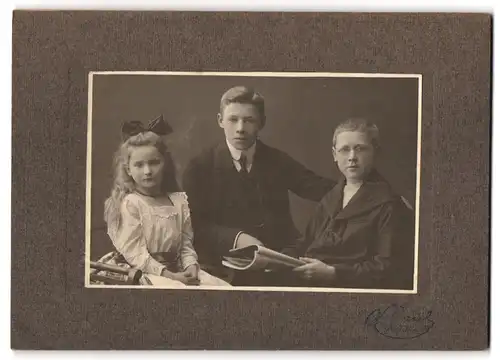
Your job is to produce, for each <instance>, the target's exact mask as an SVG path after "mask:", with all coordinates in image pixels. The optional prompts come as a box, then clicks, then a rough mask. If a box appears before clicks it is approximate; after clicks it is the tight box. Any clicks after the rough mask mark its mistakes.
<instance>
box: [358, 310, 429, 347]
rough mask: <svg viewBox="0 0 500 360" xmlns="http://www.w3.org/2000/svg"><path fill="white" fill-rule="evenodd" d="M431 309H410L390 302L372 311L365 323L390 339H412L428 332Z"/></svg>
mask: <svg viewBox="0 0 500 360" xmlns="http://www.w3.org/2000/svg"><path fill="white" fill-rule="evenodd" d="M431 315H432V310H412V309H410V308H407V307H404V306H401V305H395V304H392V305H390V306H388V307H387V308H380V309H376V310H374V311H372V312H371V313H370V314H369V315H368V316H367V318H366V322H365V323H366V325H367V326H371V327H373V328H374V329H375V330H376V331H377V332H378V333H379V334H381V335H383V336H385V337H387V338H391V339H414V338H417V337H419V336H422V335H424V334H426V333H427V332H429V330H430V329H432V327H433V326H434V321H433V320H432V319H431Z"/></svg>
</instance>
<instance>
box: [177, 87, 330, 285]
mask: <svg viewBox="0 0 500 360" xmlns="http://www.w3.org/2000/svg"><path fill="white" fill-rule="evenodd" d="M217 121H218V124H219V126H220V127H221V128H222V129H223V130H224V134H225V137H226V141H225V142H223V143H221V144H218V145H215V146H213V147H212V148H210V149H208V150H207V151H205V152H204V153H202V154H201V155H200V156H198V157H196V158H194V159H192V161H191V162H190V164H189V165H188V167H187V169H186V171H185V173H184V179H183V185H184V189H185V191H186V193H187V195H188V201H189V204H190V208H191V214H192V221H193V228H194V246H195V248H196V251H197V253H198V255H199V258H200V262H201V263H202V264H205V265H208V266H210V267H211V271H214V269H217V268H219V269H220V268H221V261H222V256H224V255H226V254H227V253H228V251H229V250H230V249H232V248H241V247H245V246H248V245H252V244H258V245H264V246H266V247H268V248H270V249H273V250H277V251H281V249H283V248H285V247H287V246H289V245H290V244H293V243H294V241H295V240H296V239H297V238H298V237H299V236H300V234H299V232H298V231H297V229H296V228H295V225H294V223H293V220H292V218H291V214H290V205H289V195H288V191H289V190H290V191H292V192H294V193H295V194H297V195H298V196H300V197H302V198H306V199H310V200H313V201H319V200H320V199H321V198H322V197H323V196H324V195H325V194H326V193H327V192H328V191H329V190H330V189H332V187H333V186H334V182H333V181H332V180H329V179H325V178H323V177H320V176H318V175H316V174H315V173H313V172H312V171H310V170H308V169H306V168H305V167H304V166H302V165H301V164H299V163H298V162H297V161H295V160H294V159H292V158H291V157H290V156H289V155H287V154H285V153H284V152H282V151H280V150H277V149H275V148H272V147H270V146H268V145H266V144H264V143H263V142H262V141H260V140H258V139H257V137H258V134H259V131H260V130H262V128H263V127H264V125H265V122H266V116H265V111H264V99H263V97H262V96H261V95H260V94H258V93H257V92H255V91H254V90H253V89H250V88H247V87H243V86H237V87H233V88H231V89H229V90H228V91H226V93H224V95H223V96H222V99H221V104H220V113H219V114H218V115H217ZM255 279H256V277H254V280H253V281H252V283H255V282H260V281H261V280H255ZM247 280H248V279H247ZM241 283H242V284H243V283H245V284H250V282H249V281H246V280H245V281H242V282H241ZM255 285H264V284H255Z"/></svg>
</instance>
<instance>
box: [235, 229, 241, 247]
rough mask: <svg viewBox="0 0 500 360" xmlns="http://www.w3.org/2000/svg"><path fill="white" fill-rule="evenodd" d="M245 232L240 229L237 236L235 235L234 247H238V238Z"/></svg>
mask: <svg viewBox="0 0 500 360" xmlns="http://www.w3.org/2000/svg"><path fill="white" fill-rule="evenodd" d="M242 233H243V231H240V232H238V233H237V234H236V236H235V237H234V242H233V249H236V244H237V243H238V238H239V237H240V235H241V234H242Z"/></svg>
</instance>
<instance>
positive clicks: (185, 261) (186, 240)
mask: <svg viewBox="0 0 500 360" xmlns="http://www.w3.org/2000/svg"><path fill="white" fill-rule="evenodd" d="M176 195H177V198H178V199H179V204H180V209H181V218H182V220H181V221H182V229H181V237H182V244H181V254H180V255H181V262H182V267H183V269H186V268H187V267H188V266H190V265H193V264H198V255H197V254H196V251H195V249H194V247H193V226H192V223H191V213H190V210H189V203H188V199H187V195H186V193H184V192H178V193H176Z"/></svg>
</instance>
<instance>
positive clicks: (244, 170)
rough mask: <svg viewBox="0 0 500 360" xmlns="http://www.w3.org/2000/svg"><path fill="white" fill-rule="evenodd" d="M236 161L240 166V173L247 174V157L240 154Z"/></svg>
mask: <svg viewBox="0 0 500 360" xmlns="http://www.w3.org/2000/svg"><path fill="white" fill-rule="evenodd" d="M238 162H239V163H240V166H241V170H240V173H241V174H248V170H247V157H246V156H245V154H241V156H240V160H238Z"/></svg>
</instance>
